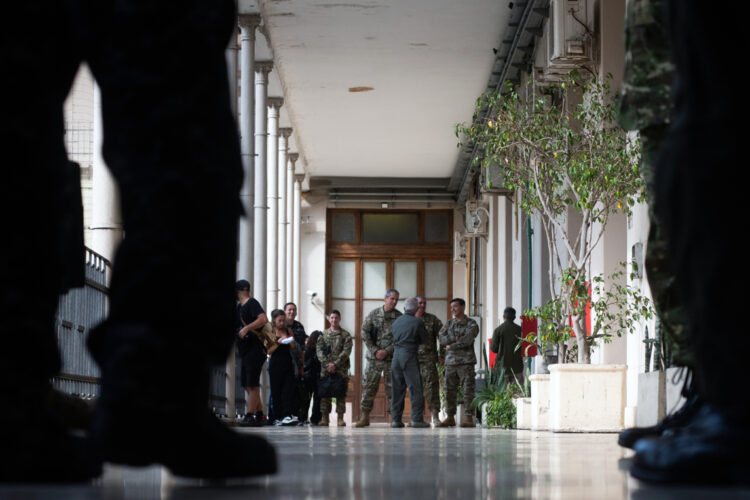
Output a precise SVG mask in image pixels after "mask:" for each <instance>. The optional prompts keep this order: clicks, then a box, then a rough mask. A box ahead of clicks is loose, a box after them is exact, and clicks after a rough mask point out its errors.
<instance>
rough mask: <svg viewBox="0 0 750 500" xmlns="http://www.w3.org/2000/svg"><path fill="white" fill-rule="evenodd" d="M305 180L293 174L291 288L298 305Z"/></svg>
mask: <svg viewBox="0 0 750 500" xmlns="http://www.w3.org/2000/svg"><path fill="white" fill-rule="evenodd" d="M303 180H305V175H304V174H295V176H294V208H293V210H292V214H293V217H294V218H293V219H292V224H293V228H294V229H293V233H292V239H293V241H294V248H293V250H292V251H293V257H292V275H293V278H292V289H293V291H294V292H293V293H294V300H293V302H294V303H295V304H298V307H299V297H300V289H299V260H300V241H299V226H300V205H301V202H302V181H303Z"/></svg>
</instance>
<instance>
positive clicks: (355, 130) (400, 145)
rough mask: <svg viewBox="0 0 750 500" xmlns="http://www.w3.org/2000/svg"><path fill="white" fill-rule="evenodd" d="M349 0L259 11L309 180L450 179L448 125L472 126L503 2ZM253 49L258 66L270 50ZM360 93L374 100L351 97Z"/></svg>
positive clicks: (265, 3)
mask: <svg viewBox="0 0 750 500" xmlns="http://www.w3.org/2000/svg"><path fill="white" fill-rule="evenodd" d="M333 1H335V0H333ZM350 1H352V3H343V2H341V3H332V0H261V1H260V10H261V13H262V15H263V19H264V22H265V24H266V30H267V33H268V36H269V39H270V45H271V48H272V52H273V59H274V63H275V65H274V71H273V73H272V75H275V76H274V77H273V78H272V82H271V84H270V86H269V95H274V94H275V95H279V94H280V93H281V92H282V90H281V88H282V87H283V95H284V97H285V105H284V108H282V118H281V125H282V126H292V127H293V128H294V142H293V144H294V147H296V149H297V150H298V151H299V152H300V157H301V159H302V163H303V166H304V168H305V170H306V171H307V172H308V173H309V174H310V175H312V176H365V177H422V176H425V177H449V176H450V175H451V174H452V172H453V169H454V167H455V163H456V158H457V155H458V149H457V147H456V138H455V136H454V132H453V130H454V125H455V124H456V123H458V122H463V121H469V120H471V116H472V113H473V108H474V101H475V99H476V98H477V97H478V96H479V95H480V94H481V93H482V92H483V91H484V90H485V87H486V85H487V81H488V77H489V72H490V71H491V68H492V63H493V61H494V57H495V56H494V54H493V51H492V49H493V47H498V44H499V43H500V38H501V36H502V33H503V32H504V30H505V27H506V24H507V18H508V14H509V12H510V9H509V7H508V2H505V1H501V2H498V1H497V0H350ZM243 3H246V4H248V3H251V2H243ZM240 8H241V10H242V9H243V5H242V4H241V5H240ZM245 8H248V6H247V5H245ZM245 11H246V10H245ZM258 38H260V39H262V38H263V37H262V36H261V37H258ZM257 49H258V50H257V57H258V58H259V59H262V58H264V55H263V54H264V51H265V52H268V51H269V49H268V48H267V46H266V45H265V41H264V40H259V41H258V47H257ZM269 55H270V54H269ZM358 86H368V87H373V88H374V90H373V91H370V92H361V93H351V92H349V90H348V89H349V88H350V87H358Z"/></svg>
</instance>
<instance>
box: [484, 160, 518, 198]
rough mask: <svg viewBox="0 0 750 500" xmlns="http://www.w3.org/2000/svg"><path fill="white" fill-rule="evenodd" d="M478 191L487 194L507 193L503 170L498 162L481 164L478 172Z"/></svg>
mask: <svg viewBox="0 0 750 500" xmlns="http://www.w3.org/2000/svg"><path fill="white" fill-rule="evenodd" d="M479 191H480V192H482V193H488V194H499V195H509V194H510V193H511V191H510V190H509V189H506V188H505V179H504V171H503V168H502V167H501V166H500V164H499V163H492V164H491V165H487V166H483V167H482V170H481V173H480V184H479Z"/></svg>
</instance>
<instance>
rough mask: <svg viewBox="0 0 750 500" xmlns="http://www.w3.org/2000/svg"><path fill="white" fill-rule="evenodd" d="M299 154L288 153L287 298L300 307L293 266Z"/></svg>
mask: <svg viewBox="0 0 750 500" xmlns="http://www.w3.org/2000/svg"><path fill="white" fill-rule="evenodd" d="M297 158H299V155H298V154H297V153H289V154H288V155H287V162H286V214H287V222H288V223H287V225H286V247H287V252H286V265H285V267H286V300H287V302H290V301H291V302H294V303H295V304H297V307H299V303H297V299H295V298H294V272H293V271H292V267H293V266H294V264H293V262H294V241H295V240H294V218H295V217H297V219H299V214H297V215H295V213H294V164H295V163H296V162H297Z"/></svg>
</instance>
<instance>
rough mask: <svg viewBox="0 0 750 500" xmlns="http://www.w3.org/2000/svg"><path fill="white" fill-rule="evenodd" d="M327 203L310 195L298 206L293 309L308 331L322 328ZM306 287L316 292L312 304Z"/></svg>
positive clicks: (323, 321)
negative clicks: (299, 221)
mask: <svg viewBox="0 0 750 500" xmlns="http://www.w3.org/2000/svg"><path fill="white" fill-rule="evenodd" d="M327 206H328V202H327V199H326V197H324V196H318V197H316V198H313V197H312V196H310V197H308V198H306V199H304V200H302V204H301V207H300V216H301V217H302V220H303V221H304V222H305V223H304V224H301V225H300V271H299V272H300V293H299V297H300V299H299V300H300V303H299V304H297V308H298V311H299V321H300V322H301V323H302V324H303V325H305V330H306V331H308V332H312V331H313V330H322V329H323V328H324V327H325V313H324V312H323V310H324V307H325V301H326V297H325V291H326V286H325V285H326V272H325V271H326V208H327ZM308 217H309V219H308ZM308 290H311V291H314V292H317V296H316V297H315V303H314V304H313V303H311V301H310V296H309V295H308V294H307V291H308ZM352 334H354V332H352Z"/></svg>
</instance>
